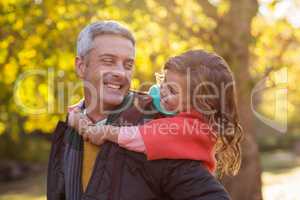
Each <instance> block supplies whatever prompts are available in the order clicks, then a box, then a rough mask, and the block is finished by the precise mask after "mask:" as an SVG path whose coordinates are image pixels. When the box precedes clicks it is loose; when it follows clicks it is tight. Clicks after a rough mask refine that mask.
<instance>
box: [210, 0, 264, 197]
mask: <svg viewBox="0 0 300 200" xmlns="http://www.w3.org/2000/svg"><path fill="white" fill-rule="evenodd" d="M257 8H258V3H257V1H256V0H238V1H237V0H231V5H230V10H229V11H228V13H227V14H226V15H225V16H224V17H223V18H222V19H220V21H219V23H218V24H219V26H218V27H217V29H216V31H217V33H216V38H214V47H215V50H216V51H217V52H218V53H219V54H220V55H221V56H222V57H224V58H225V60H226V61H227V62H228V64H229V66H230V67H231V68H232V69H233V71H234V73H235V77H236V82H237V89H238V99H239V103H238V106H239V113H240V118H241V123H242V126H243V128H244V132H245V137H244V141H243V144H242V150H243V154H242V155H243V156H242V166H241V170H240V172H239V174H238V175H237V176H235V177H225V178H224V179H223V180H222V181H223V183H224V184H225V187H226V189H227V190H228V191H229V193H230V195H231V196H232V199H233V200H241V199H243V200H260V199H262V194H261V169H260V162H259V154H258V146H257V144H256V142H255V130H254V124H253V114H252V111H251V107H250V103H251V101H250V92H251V88H250V85H251V84H250V83H251V81H250V80H251V79H250V74H249V58H250V52H249V46H250V42H251V39H252V38H251V22H252V19H253V17H254V16H255V15H256V14H257Z"/></svg>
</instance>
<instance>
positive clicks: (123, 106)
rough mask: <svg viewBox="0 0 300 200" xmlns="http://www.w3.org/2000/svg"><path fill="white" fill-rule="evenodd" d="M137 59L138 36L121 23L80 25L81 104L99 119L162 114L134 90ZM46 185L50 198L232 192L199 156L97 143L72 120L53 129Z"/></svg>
mask: <svg viewBox="0 0 300 200" xmlns="http://www.w3.org/2000/svg"><path fill="white" fill-rule="evenodd" d="M134 60H135V40H134V37H133V36H132V34H131V33H130V31H128V30H127V29H126V28H125V27H123V26H122V25H120V24H119V23H117V22H114V21H104V22H96V23H93V24H90V25H88V26H87V27H85V28H84V29H83V30H82V31H81V33H80V35H79V37H78V41H77V57H76V62H75V63H76V72H77V75H78V77H79V78H80V79H82V80H83V81H84V102H81V103H80V104H79V105H77V106H79V107H80V108H81V109H82V110H84V112H85V113H86V115H87V116H88V117H89V118H90V119H91V120H92V121H93V122H95V123H105V124H113V125H137V124H141V123H144V122H145V121H147V120H151V119H154V118H157V117H159V115H158V114H157V112H153V111H154V109H153V107H152V103H151V98H150V97H149V96H147V95H143V94H139V93H135V92H130V91H129V86H130V80H131V75H132V71H133V67H134ZM47 184H48V185H47V198H48V199H49V200H59V199H68V200H78V199H86V200H91V199H95V200H96V199H99V200H107V199H111V200H116V199H124V200H134V199H137V200H146V199H157V200H160V199H205V200H218V199H229V197H228V195H227V193H226V192H225V190H224V188H223V187H222V186H221V184H220V183H219V182H218V181H217V180H216V179H215V178H214V177H213V176H212V175H211V174H210V173H209V172H208V171H207V170H206V169H205V168H204V167H203V166H202V165H201V163H200V162H198V161H190V160H157V161H147V159H146V157H145V156H144V155H143V154H139V153H135V152H130V151H127V150H125V149H122V148H120V147H119V146H118V145H116V144H113V143H109V142H106V143H104V144H102V145H101V147H97V146H93V145H91V144H89V143H88V142H84V141H83V139H82V138H81V136H79V135H78V134H77V133H76V131H75V130H74V129H73V128H71V127H69V126H68V125H67V123H66V122H59V123H58V125H57V128H56V130H55V133H54V134H53V143H52V149H51V154H50V159H49V167H48V180H47Z"/></svg>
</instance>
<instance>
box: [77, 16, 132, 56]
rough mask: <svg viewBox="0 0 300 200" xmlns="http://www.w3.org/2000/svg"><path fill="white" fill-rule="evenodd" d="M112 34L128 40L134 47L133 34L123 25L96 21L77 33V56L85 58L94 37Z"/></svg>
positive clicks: (114, 22)
mask: <svg viewBox="0 0 300 200" xmlns="http://www.w3.org/2000/svg"><path fill="white" fill-rule="evenodd" d="M104 34H112V35H119V36H122V37H124V38H126V39H128V40H130V41H131V42H132V44H133V46H134V45H135V39H134V36H133V34H132V33H131V32H130V31H129V30H128V29H127V28H126V27H125V26H123V25H121V24H120V23H118V22H116V21H98V22H94V23H92V24H89V25H87V26H86V27H84V29H82V31H81V32H80V33H79V36H78V39H77V56H85V55H86V54H87V53H88V51H89V50H91V49H92V47H93V40H94V39H95V37H96V36H99V35H104Z"/></svg>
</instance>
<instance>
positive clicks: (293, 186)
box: [0, 151, 300, 200]
mask: <svg viewBox="0 0 300 200" xmlns="http://www.w3.org/2000/svg"><path fill="white" fill-rule="evenodd" d="M261 161H262V167H263V170H264V172H263V174H262V180H263V196H264V200H296V199H299V197H300V189H299V183H300V181H299V180H300V157H299V156H298V157H297V156H295V155H293V154H291V153H288V152H282V151H278V152H273V153H267V154H262V155H261ZM45 177H46V172H45V170H44V171H43V172H41V173H39V174H34V175H32V176H31V177H30V178H27V179H25V180H19V181H15V182H12V183H7V184H5V185H3V184H2V185H0V200H46V196H45V191H46V190H45V187H46V180H45Z"/></svg>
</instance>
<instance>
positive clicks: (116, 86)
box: [105, 83, 121, 90]
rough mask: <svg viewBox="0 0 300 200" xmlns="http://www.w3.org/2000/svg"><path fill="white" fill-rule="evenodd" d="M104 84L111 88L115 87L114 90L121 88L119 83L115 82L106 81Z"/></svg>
mask: <svg viewBox="0 0 300 200" xmlns="http://www.w3.org/2000/svg"><path fill="white" fill-rule="evenodd" d="M105 86H106V87H108V88H111V89H115V90H119V89H121V85H117V84H110V83H106V84H105Z"/></svg>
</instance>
